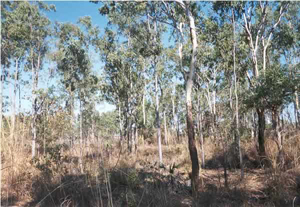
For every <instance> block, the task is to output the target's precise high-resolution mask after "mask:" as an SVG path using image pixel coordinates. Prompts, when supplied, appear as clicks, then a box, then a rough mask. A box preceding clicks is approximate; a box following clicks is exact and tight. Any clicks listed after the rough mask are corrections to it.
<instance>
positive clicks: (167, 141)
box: [164, 111, 169, 145]
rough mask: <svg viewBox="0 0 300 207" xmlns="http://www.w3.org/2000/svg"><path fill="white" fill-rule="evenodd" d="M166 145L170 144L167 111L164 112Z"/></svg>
mask: <svg viewBox="0 0 300 207" xmlns="http://www.w3.org/2000/svg"><path fill="white" fill-rule="evenodd" d="M164 128H165V144H166V145H167V144H169V140H168V129H167V118H166V111H164Z"/></svg>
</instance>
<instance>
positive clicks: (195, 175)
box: [185, 4, 199, 196]
mask: <svg viewBox="0 0 300 207" xmlns="http://www.w3.org/2000/svg"><path fill="white" fill-rule="evenodd" d="M185 10H186V14H187V16H188V18H189V27H190V37H191V40H192V52H191V62H190V70H189V74H188V79H187V81H186V111H187V115H186V119H187V132H188V140H189V151H190V157H191V161H192V174H191V180H192V192H193V194H194V195H195V196H196V195H197V193H198V188H199V160H198V152H197V147H196V142H195V132H194V121H193V111H192V110H193V105H192V91H193V79H194V75H195V64H196V57H197V56H196V55H197V54H196V53H197V47H198V43H197V34H196V27H195V20H194V17H193V15H192V13H191V11H190V10H189V8H188V5H186V4H185Z"/></svg>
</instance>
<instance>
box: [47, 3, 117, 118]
mask: <svg viewBox="0 0 300 207" xmlns="http://www.w3.org/2000/svg"><path fill="white" fill-rule="evenodd" d="M47 3H48V4H54V5H55V7H56V12H47V13H46V14H47V16H48V18H49V19H50V20H51V22H53V23H54V22H55V21H57V22H71V23H74V24H76V23H77V21H78V20H79V18H80V17H84V16H90V17H91V19H92V23H93V25H94V26H98V27H99V28H100V32H101V33H102V32H103V31H104V28H105V27H106V25H107V22H108V21H107V19H106V17H104V16H102V15H100V13H99V10H98V9H99V7H100V6H101V3H98V4H94V3H91V2H87V1H86V2H83V1H81V2H76V1H48V2H47ZM102 65H103V63H102V62H101V61H100V60H99V58H97V56H96V57H93V70H95V71H97V70H101V66H102ZM97 72H100V71H97ZM96 108H97V110H98V111H100V112H104V111H110V110H113V109H114V108H115V107H114V106H113V105H110V104H108V103H103V104H100V105H98V106H97V107H96Z"/></svg>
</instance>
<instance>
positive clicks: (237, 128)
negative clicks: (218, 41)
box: [232, 9, 244, 179]
mask: <svg viewBox="0 0 300 207" xmlns="http://www.w3.org/2000/svg"><path fill="white" fill-rule="evenodd" d="M232 27H233V73H234V95H235V121H236V122H235V124H236V128H235V134H236V136H235V137H236V141H237V144H238V151H239V158H240V168H241V179H243V178H244V167H243V155H242V149H241V140H240V130H239V99H238V92H237V89H238V81H237V75H236V60H235V47H236V46H235V18H234V11H233V9H232Z"/></svg>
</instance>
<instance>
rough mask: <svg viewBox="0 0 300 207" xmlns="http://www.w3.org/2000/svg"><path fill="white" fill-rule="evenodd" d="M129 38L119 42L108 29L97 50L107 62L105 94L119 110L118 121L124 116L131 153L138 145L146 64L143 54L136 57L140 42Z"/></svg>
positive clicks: (105, 68) (124, 126)
mask: <svg viewBox="0 0 300 207" xmlns="http://www.w3.org/2000/svg"><path fill="white" fill-rule="evenodd" d="M129 36H130V35H129ZM129 36H127V38H128V39H126V41H125V42H123V43H121V42H118V40H117V38H118V37H117V36H116V34H115V32H114V31H112V30H110V29H109V28H107V29H106V31H105V34H104V36H103V37H102V40H101V41H99V42H98V43H97V47H98V48H99V50H100V53H101V59H102V60H103V62H105V65H104V74H103V76H104V77H103V78H104V82H105V83H104V93H105V96H106V99H107V100H108V101H109V102H111V103H114V104H116V105H117V106H118V107H119V111H120V113H119V119H121V116H122V117H124V122H123V123H122V124H123V126H120V131H123V135H124V136H125V137H127V143H128V149H129V151H130V152H131V151H132V150H133V146H136V137H135V136H134V134H136V133H134V132H133V131H134V130H135V129H136V124H137V123H138V120H136V117H137V116H136V115H137V112H138V111H137V109H138V106H139V105H140V104H141V101H142V97H141V96H140V91H142V90H143V88H144V83H145V79H144V76H143V73H144V70H145V61H144V59H143V57H142V56H141V55H139V54H136V51H137V49H138V48H136V46H137V44H138V42H137V40H136V39H133V38H129ZM118 46H119V47H118ZM121 114H122V115H121ZM122 121H123V120H122ZM123 128H124V130H123Z"/></svg>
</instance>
